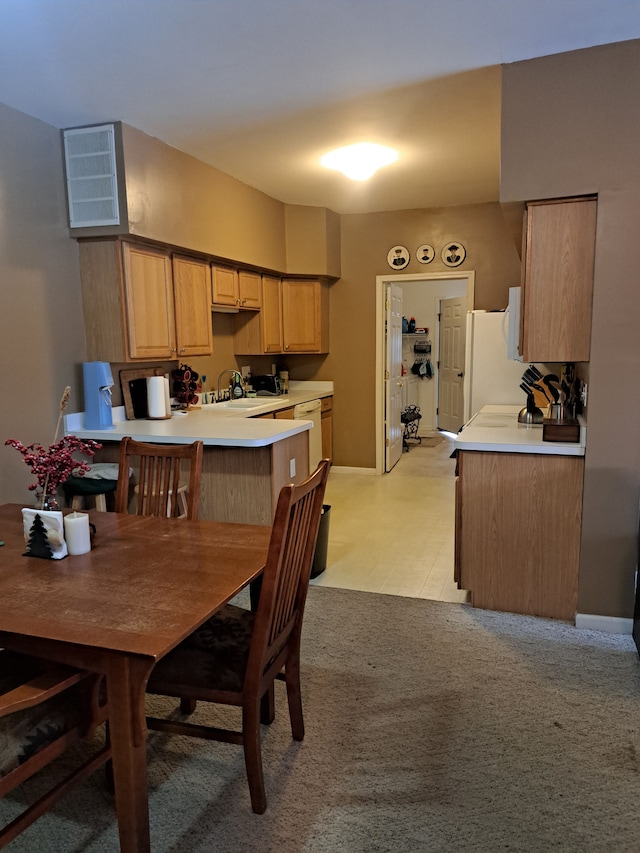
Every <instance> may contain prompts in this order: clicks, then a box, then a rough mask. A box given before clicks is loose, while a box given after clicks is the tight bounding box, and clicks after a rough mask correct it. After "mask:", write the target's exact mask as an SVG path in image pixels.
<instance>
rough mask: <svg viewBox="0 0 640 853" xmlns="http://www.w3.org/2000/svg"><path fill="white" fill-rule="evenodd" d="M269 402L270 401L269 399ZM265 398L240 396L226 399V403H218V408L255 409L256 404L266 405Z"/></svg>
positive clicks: (216, 405)
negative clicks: (235, 398)
mask: <svg viewBox="0 0 640 853" xmlns="http://www.w3.org/2000/svg"><path fill="white" fill-rule="evenodd" d="M267 402H268V401H267ZM264 405H265V400H264V399H262V400H259V399H257V398H255V397H239V398H238V399H237V400H225V402H224V403H216V404H215V408H216V409H254V408H255V407H256V406H264Z"/></svg>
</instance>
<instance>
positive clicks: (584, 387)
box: [580, 382, 587, 407]
mask: <svg viewBox="0 0 640 853" xmlns="http://www.w3.org/2000/svg"><path fill="white" fill-rule="evenodd" d="M580 399H581V400H582V405H583V406H585V407H586V405H587V383H586V382H583V383H582V390H581V391H580Z"/></svg>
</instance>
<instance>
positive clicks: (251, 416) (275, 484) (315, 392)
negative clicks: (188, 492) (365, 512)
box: [65, 382, 333, 524]
mask: <svg viewBox="0 0 640 853" xmlns="http://www.w3.org/2000/svg"><path fill="white" fill-rule="evenodd" d="M300 384H301V385H302V384H304V385H307V386H311V385H314V387H307V388H304V389H298V390H296V391H293V392H292V393H290V394H289V395H282V396H278V397H256V398H242V399H241V400H240V401H235V403H234V402H230V403H229V404H226V403H215V404H213V405H206V406H202V407H201V408H195V409H192V410H190V411H188V412H186V413H174V414H173V416H172V417H171V418H168V419H166V420H149V419H146V418H140V419H136V420H126V418H125V412H124V407H117V408H115V409H114V410H113V424H114V426H113V429H108V430H104V429H103V430H101V429H85V427H84V415H83V413H77V414H71V415H67V416H66V417H65V432H66V434H68V435H76V436H78V437H79V438H92V439H94V440H96V441H100V442H101V443H102V444H103V449H102V450H100V451H98V454H96V461H102V462H116V461H117V459H118V453H119V447H120V441H121V440H122V438H123V437H124V436H127V435H130V436H132V437H133V438H134V439H136V440H137V441H148V442H152V443H158V444H187V443H190V442H192V441H196V440H202V442H203V443H204V458H203V465H202V491H201V496H200V518H202V519H208V520H211V521H230V522H239V523H243V524H271V522H272V520H273V513H274V511H275V504H276V500H277V497H278V493H279V491H280V489H281V488H282V486H283V485H285V484H286V483H291V482H295V483H299V482H301V481H302V480H304V479H305V477H306V476H307V475H308V473H309V441H308V431H309V429H310V428H311V426H312V424H311V422H310V421H307V420H292V419H290V418H288V417H284V418H282V417H274V415H275V413H276V412H277V411H283V410H286V411H285V414H288V410H289V409H290V408H291V407H292V406H293V405H295V404H297V403H301V402H306V401H308V400H311V399H316V398H318V397H326V396H327V395H331V394H332V393H333V383H331V382H323V383H317V384H318V385H321V386H322V387H321V388H317V387H315V384H314V383H300ZM238 403H239V405H238Z"/></svg>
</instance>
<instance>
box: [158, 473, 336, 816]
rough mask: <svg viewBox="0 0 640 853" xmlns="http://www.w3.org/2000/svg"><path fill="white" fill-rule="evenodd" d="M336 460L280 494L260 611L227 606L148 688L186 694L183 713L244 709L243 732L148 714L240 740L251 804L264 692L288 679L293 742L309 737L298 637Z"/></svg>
mask: <svg viewBox="0 0 640 853" xmlns="http://www.w3.org/2000/svg"><path fill="white" fill-rule="evenodd" d="M329 467H330V462H329V460H328V459H323V460H322V461H321V462H320V464H319V466H318V468H317V469H316V471H315V472H314V473H313V474H312V475H311V476H310V477H308V478H307V479H306V480H305V481H304V482H303V483H301V484H300V485H297V486H296V485H293V484H290V485H287V486H284V487H283V488H282V489H281V491H280V495H279V497H278V503H277V506H276V512H275V517H274V520H273V527H272V532H271V539H270V543H269V550H268V553H267V561H266V565H265V567H264V572H263V576H262V588H261V591H260V597H259V600H258V603H257V609H256V611H255V612H253V611H252V610H246V609H244V608H241V607H236V606H235V605H231V604H228V605H226V606H225V607H224V608H223V609H222V610H221V611H219V612H218V613H216V614H215V615H214V616H212V617H211V618H210V619H209V620H208V621H207V622H205V623H204V624H203V625H202V626H201V627H200V628H199V629H198V630H196V631H195V633H194V634H192V635H191V636H190V637H189V638H188V639H187V640H185V641H184V642H183V643H182V644H181V645H180V646H178V647H177V648H176V649H174V651H173V652H171V653H170V654H169V655H167V656H166V657H164V658H162V659H161V660H160V661H159V662H158V664H157V665H156V666H155V668H154V669H153V671H152V673H151V677H150V679H149V683H148V685H147V692H149V693H154V694H160V695H164V696H178V697H180V698H181V708H182V710H183V712H187V713H190V712H191V711H193V710H195V703H196V700H198V699H202V700H204V701H207V702H214V703H218V704H224V705H235V706H239V707H241V708H242V727H241V730H240V731H230V730H227V729H219V728H214V727H211V726H199V725H195V724H193V723H189V722H186V721H183V720H164V719H157V718H154V717H150V718H148V720H147V724H148V726H149V728H151V729H156V730H158V731H163V732H170V733H173V734H182V735H192V736H194V737H201V738H206V739H209V740H220V741H224V742H225V743H236V744H242V746H243V747H244V756H245V765H246V769H247V777H248V781H249V792H250V795H251V805H252V808H253V811H254V812H255V813H256V814H262V813H263V812H264V810H265V809H266V807H267V799H266V795H265V789H264V775H263V770H262V755H261V748H260V711H261V703H262V700H263V697H266V696H268V695H269V692H270V691H272V690H273V684H274V679H276V678H278V677H280V678H283V679H284V681H285V682H286V686H287V700H288V706H289V716H290V720H291V732H292V735H293V738H294V740H298V741H299V740H302V738H303V737H304V720H303V716H302V699H301V693H300V635H301V631H302V616H303V613H304V605H305V601H306V598H307V589H308V587H309V576H310V573H311V565H312V562H313V554H314V550H315V544H316V539H317V536H318V528H319V524H320V515H321V512H322V501H323V497H324V491H325V486H326V483H327V477H328V475H329Z"/></svg>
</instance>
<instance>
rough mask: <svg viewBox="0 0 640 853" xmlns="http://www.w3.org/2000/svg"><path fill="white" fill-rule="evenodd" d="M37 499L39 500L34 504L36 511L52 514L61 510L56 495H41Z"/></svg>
mask: <svg viewBox="0 0 640 853" xmlns="http://www.w3.org/2000/svg"><path fill="white" fill-rule="evenodd" d="M37 498H38V499H37V500H36V502H35V504H34V507H35V509H43V510H48V511H50V512H54V511H55V510H58V509H60V504H59V503H58V498H57V495H55V494H46V495H45V496H44V497H43V496H42V493H40V494H38V495H37Z"/></svg>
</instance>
